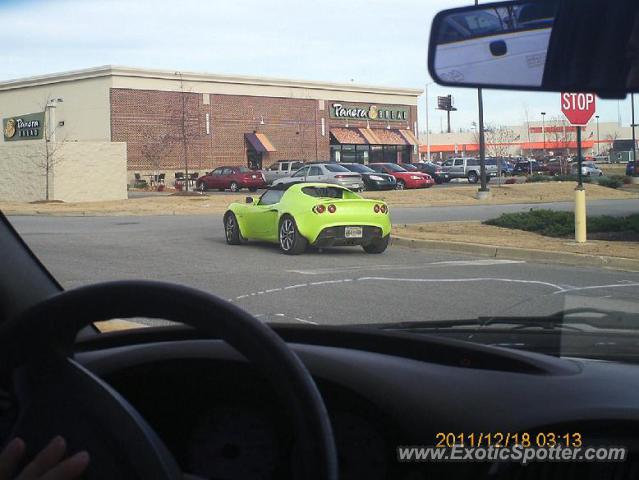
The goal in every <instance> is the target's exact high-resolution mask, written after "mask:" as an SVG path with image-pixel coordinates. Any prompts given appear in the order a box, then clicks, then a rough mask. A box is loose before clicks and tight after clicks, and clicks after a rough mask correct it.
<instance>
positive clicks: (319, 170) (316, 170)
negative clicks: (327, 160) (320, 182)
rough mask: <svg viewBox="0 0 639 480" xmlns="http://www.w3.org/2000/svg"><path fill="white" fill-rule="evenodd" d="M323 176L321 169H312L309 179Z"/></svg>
mask: <svg viewBox="0 0 639 480" xmlns="http://www.w3.org/2000/svg"><path fill="white" fill-rule="evenodd" d="M321 174H322V169H321V168H320V167H311V171H310V172H309V174H308V176H309V177H315V176H319V175H321Z"/></svg>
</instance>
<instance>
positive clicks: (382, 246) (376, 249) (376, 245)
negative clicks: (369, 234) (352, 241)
mask: <svg viewBox="0 0 639 480" xmlns="http://www.w3.org/2000/svg"><path fill="white" fill-rule="evenodd" d="M389 241H390V235H386V236H385V237H383V238H376V239H375V240H373V241H371V242H370V243H367V244H365V245H362V248H363V249H364V251H365V252H366V253H383V252H384V251H385V250H386V248H387V247H388V242H389Z"/></svg>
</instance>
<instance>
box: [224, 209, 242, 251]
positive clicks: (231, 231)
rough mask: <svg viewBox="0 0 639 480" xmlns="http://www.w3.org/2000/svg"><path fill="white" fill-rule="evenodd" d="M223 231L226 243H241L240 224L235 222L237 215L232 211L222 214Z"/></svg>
mask: <svg viewBox="0 0 639 480" xmlns="http://www.w3.org/2000/svg"><path fill="white" fill-rule="evenodd" d="M224 233H225V235H226V243H228V244H229V245H239V244H241V243H242V234H241V232H240V224H239V223H237V217H236V216H235V214H234V213H233V212H229V213H227V214H226V215H225V216H224Z"/></svg>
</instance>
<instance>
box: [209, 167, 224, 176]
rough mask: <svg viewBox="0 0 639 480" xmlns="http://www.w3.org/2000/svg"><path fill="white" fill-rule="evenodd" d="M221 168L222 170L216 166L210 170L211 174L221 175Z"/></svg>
mask: <svg viewBox="0 0 639 480" xmlns="http://www.w3.org/2000/svg"><path fill="white" fill-rule="evenodd" d="M222 170H224V169H223V168H216V169H215V170H213V171H212V172H211V175H222Z"/></svg>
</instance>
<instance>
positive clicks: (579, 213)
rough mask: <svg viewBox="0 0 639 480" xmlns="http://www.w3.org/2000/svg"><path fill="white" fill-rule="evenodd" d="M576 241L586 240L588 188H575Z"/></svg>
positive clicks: (582, 241)
mask: <svg viewBox="0 0 639 480" xmlns="http://www.w3.org/2000/svg"><path fill="white" fill-rule="evenodd" d="M575 242H577V243H585V242H586V190H585V189H584V187H577V188H576V189H575Z"/></svg>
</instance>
